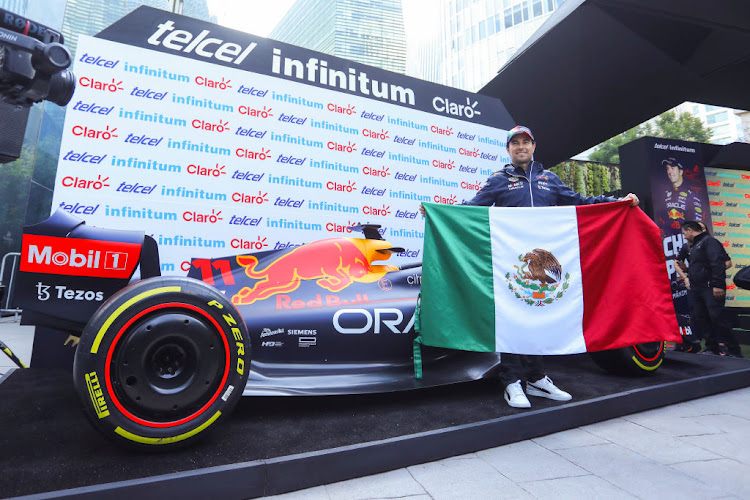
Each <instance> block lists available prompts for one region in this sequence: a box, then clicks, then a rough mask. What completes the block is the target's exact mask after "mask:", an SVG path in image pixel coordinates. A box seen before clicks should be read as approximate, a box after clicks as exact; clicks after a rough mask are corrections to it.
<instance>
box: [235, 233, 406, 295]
mask: <svg viewBox="0 0 750 500" xmlns="http://www.w3.org/2000/svg"><path fill="white" fill-rule="evenodd" d="M390 246H391V245H390V243H388V242H386V241H383V240H360V239H354V238H334V239H329V240H322V241H316V242H313V243H309V244H307V245H302V246H300V247H297V248H295V249H294V250H292V251H291V252H289V253H286V254H284V255H282V256H281V257H279V258H278V259H276V260H275V261H273V262H271V263H270V264H268V265H267V266H266V267H265V268H263V269H260V270H258V269H256V267H257V266H258V259H257V258H256V257H255V256H253V255H239V256H237V263H238V264H239V265H241V266H242V267H244V268H245V274H246V275H247V276H248V277H250V278H252V279H256V280H260V281H258V282H257V283H256V284H255V285H254V286H253V287H252V288H251V287H247V286H246V287H243V288H242V289H240V291H239V292H238V293H237V294H236V295H234V296H233V297H232V303H233V304H235V305H249V304H252V303H254V302H256V301H259V300H265V299H267V298H269V297H272V296H274V295H276V294H279V293H288V292H292V291H294V290H296V289H297V288H299V286H300V284H301V283H302V281H303V280H316V281H315V283H316V284H317V285H318V286H320V287H321V288H325V289H326V290H329V291H331V292H340V291H341V290H343V289H344V288H346V287H348V286H349V285H351V284H352V283H354V282H360V283H373V282H376V281H378V280H379V279H381V278H382V277H383V276H384V275H385V273H386V272H388V271H390V270H393V269H395V268H392V267H391V266H385V265H374V266H373V265H372V261H373V260H385V259H388V258H389V257H390V254H388V253H386V254H381V253H378V252H377V251H378V250H380V249H383V248H389V247H390Z"/></svg>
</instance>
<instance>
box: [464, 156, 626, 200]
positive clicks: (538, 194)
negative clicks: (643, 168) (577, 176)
mask: <svg viewBox="0 0 750 500" xmlns="http://www.w3.org/2000/svg"><path fill="white" fill-rule="evenodd" d="M611 201H617V199H616V198H610V197H608V196H604V195H602V196H583V195H582V194H580V193H576V192H575V191H573V190H572V189H570V188H569V187H568V186H566V185H565V184H563V183H562V181H561V180H560V178H559V177H558V176H557V175H556V174H554V173H553V172H550V171H549V170H545V169H544V166H542V164H541V163H539V162H536V161H532V162H531V164H530V165H529V169H528V175H527V173H524V171H523V169H522V168H521V167H516V166H513V165H512V164H506V165H505V166H504V167H503V168H502V169H500V170H498V171H497V172H495V173H494V174H492V175H491V176H490V178H489V179H487V182H485V183H484V186H482V189H480V190H479V192H478V193H477V194H476V196H474V198H472V199H471V200H469V201H467V202H466V205H482V206H492V205H495V206H497V207H554V206H557V205H591V204H593V203H607V202H611Z"/></svg>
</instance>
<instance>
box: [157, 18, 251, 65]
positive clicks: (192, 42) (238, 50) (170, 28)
mask: <svg viewBox="0 0 750 500" xmlns="http://www.w3.org/2000/svg"><path fill="white" fill-rule="evenodd" d="M157 28H158V29H157V30H156V32H155V33H154V34H153V35H151V36H150V37H149V38H148V43H149V44H151V45H162V46H163V47H164V48H167V49H170V50H176V51H178V52H184V53H186V54H189V53H191V52H193V51H195V53H196V54H197V55H199V56H201V57H206V58H216V59H218V60H219V61H222V62H226V63H232V64H240V63H242V61H244V60H245V58H246V57H247V56H248V55H249V54H250V52H252V51H253V49H254V48H255V47H257V46H258V44H257V43H255V42H253V43H251V44H250V45H248V46H247V47H245V49H244V50H243V49H242V47H241V46H240V45H238V44H236V43H231V42H226V43H225V42H224V40H220V39H218V38H206V37H207V36H208V35H209V34H210V33H211V32H210V31H209V30H203V31H201V32H200V33H199V34H198V35H197V36H195V35H193V34H192V33H190V32H189V31H185V30H176V29H174V22H172V21H166V22H163V23H161V24H160V25H158V26H157ZM167 32H170V33H169V34H168V35H167ZM165 35H166V36H165ZM162 37H163V38H162ZM211 45H213V46H217V45H218V47H217V48H216V50H214V51H213V52H211V51H210V50H208V47H209V46H211Z"/></svg>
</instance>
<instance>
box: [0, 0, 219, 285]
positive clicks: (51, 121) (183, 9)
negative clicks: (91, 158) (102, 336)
mask: <svg viewBox="0 0 750 500" xmlns="http://www.w3.org/2000/svg"><path fill="white" fill-rule="evenodd" d="M141 5H149V6H151V7H156V8H159V9H163V10H172V11H174V12H178V13H182V14H185V15H189V16H192V17H199V18H201V19H203V20H205V21H211V22H215V21H216V18H214V17H211V16H209V10H208V7H207V6H206V0H44V1H41V0H0V8H1V9H4V10H7V11H10V12H13V13H15V14H18V15H21V16H24V17H26V18H28V19H31V20H33V21H37V22H39V23H41V24H44V25H46V26H48V27H50V28H52V29H55V30H58V31H60V32H61V33H62V34H63V37H64V39H65V46H66V47H68V49H69V50H70V51H71V53H72V55H73V57H74V58H75V49H76V45H77V42H78V36H79V35H95V34H96V33H98V32H99V31H101V30H102V29H104V28H105V27H107V26H109V25H110V24H112V23H113V22H115V21H117V20H118V19H120V18H121V17H123V16H124V15H126V14H128V13H129V12H131V11H133V10H135V9H136V8H138V7H140V6H141ZM64 121H65V108H61V107H60V106H57V105H55V104H52V103H49V102H43V103H39V104H35V105H34V106H32V108H31V110H30V112H29V119H28V124H27V126H26V133H25V136H24V145H23V149H22V152H21V156H20V158H19V159H18V160H16V161H14V162H11V163H7V164H0V259H2V257H3V256H4V255H6V254H7V253H8V252H17V251H18V250H19V249H20V248H21V232H22V229H23V226H24V225H26V224H34V223H36V222H39V221H41V220H43V219H45V218H47V217H48V216H49V214H50V209H51V204H52V190H53V187H54V182H55V174H56V172H57V162H58V157H59V155H60V140H61V138H62V132H63V122H64ZM2 280H3V277H0V281H2Z"/></svg>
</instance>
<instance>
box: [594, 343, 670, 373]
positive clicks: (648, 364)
mask: <svg viewBox="0 0 750 500" xmlns="http://www.w3.org/2000/svg"><path fill="white" fill-rule="evenodd" d="M590 354H591V357H592V359H593V360H594V362H595V363H596V364H597V365H599V366H600V367H602V368H604V369H605V370H607V371H609V372H612V373H616V374H619V375H647V374H649V373H653V372H654V371H656V370H657V369H658V368H659V367H660V366H661V364H662V362H663V361H664V342H648V343H646V344H638V345H634V346H629V347H623V348H621V349H612V350H610V351H599V352H592V353H590Z"/></svg>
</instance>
